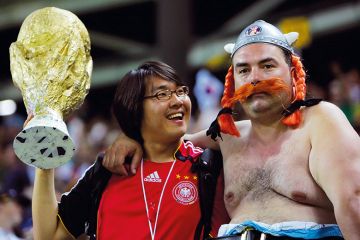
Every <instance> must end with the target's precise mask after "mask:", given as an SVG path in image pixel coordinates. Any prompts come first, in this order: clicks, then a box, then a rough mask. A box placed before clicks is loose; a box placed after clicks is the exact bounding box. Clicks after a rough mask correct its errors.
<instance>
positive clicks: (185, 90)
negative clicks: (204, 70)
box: [143, 86, 189, 101]
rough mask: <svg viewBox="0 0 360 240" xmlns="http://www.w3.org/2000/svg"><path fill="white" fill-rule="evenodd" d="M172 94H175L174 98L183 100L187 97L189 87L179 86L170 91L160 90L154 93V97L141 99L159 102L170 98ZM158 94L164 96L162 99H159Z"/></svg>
mask: <svg viewBox="0 0 360 240" xmlns="http://www.w3.org/2000/svg"><path fill="white" fill-rule="evenodd" d="M180 90H182V95H181V94H180V95H179V91H180ZM173 93H175V94H176V96H178V97H179V98H184V97H186V96H188V95H189V87H187V86H180V87H177V88H176V89H175V90H170V89H164V90H160V91H158V92H157V93H155V94H154V95H151V96H144V97H143V99H149V98H156V99H157V100H159V101H167V100H169V99H170V98H171V97H172V95H173ZM160 94H165V95H164V98H161V97H160Z"/></svg>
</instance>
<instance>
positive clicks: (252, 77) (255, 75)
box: [249, 68, 261, 86]
mask: <svg viewBox="0 0 360 240" xmlns="http://www.w3.org/2000/svg"><path fill="white" fill-rule="evenodd" d="M260 80H261V76H260V71H259V69H257V68H253V69H252V70H251V72H250V74H249V82H250V83H251V84H252V85H254V86H255V85H256V84H257V83H258V82H260Z"/></svg>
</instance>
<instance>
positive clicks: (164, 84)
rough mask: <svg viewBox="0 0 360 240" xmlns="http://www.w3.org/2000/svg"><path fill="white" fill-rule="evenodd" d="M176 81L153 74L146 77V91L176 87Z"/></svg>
mask: <svg viewBox="0 0 360 240" xmlns="http://www.w3.org/2000/svg"><path fill="white" fill-rule="evenodd" d="M176 86H177V85H176V83H175V82H172V81H170V80H166V79H163V78H161V77H157V76H151V77H149V78H147V79H146V81H145V87H146V92H154V91H156V90H159V89H170V88H174V87H176Z"/></svg>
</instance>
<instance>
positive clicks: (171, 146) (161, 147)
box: [144, 139, 182, 163]
mask: <svg viewBox="0 0 360 240" xmlns="http://www.w3.org/2000/svg"><path fill="white" fill-rule="evenodd" d="M181 142H182V140H181V139H179V140H178V141H174V142H170V143H166V144H165V143H164V142H154V141H148V142H147V141H144V149H145V159H148V160H150V161H152V162H160V163H161V162H170V161H173V160H175V157H174V156H175V152H176V151H177V150H178V148H179V146H180V144H181Z"/></svg>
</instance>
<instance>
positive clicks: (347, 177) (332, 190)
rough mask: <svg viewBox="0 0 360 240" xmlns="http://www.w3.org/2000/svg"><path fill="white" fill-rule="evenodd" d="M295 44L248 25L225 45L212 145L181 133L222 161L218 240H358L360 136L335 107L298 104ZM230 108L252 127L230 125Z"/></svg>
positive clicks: (114, 152) (262, 26)
mask: <svg viewBox="0 0 360 240" xmlns="http://www.w3.org/2000/svg"><path fill="white" fill-rule="evenodd" d="M251 29H256V30H257V31H256V32H254V31H252V30H251ZM250 33H251V34H250ZM296 38H297V34H295V33H291V34H289V35H287V34H282V33H281V32H280V30H278V29H277V28H276V27H274V26H273V25H271V24H269V23H266V22H264V21H256V22H254V23H253V24H251V25H249V26H248V27H246V28H245V29H244V30H243V31H242V32H241V33H240V35H239V38H238V39H237V41H236V43H235V44H232V45H227V46H226V47H225V50H227V51H228V52H230V53H231V57H232V66H231V67H230V69H229V72H228V74H227V76H226V82H225V90H224V96H223V99H222V105H223V107H224V108H223V110H222V111H221V112H220V113H219V115H218V118H217V120H218V121H217V123H218V124H215V123H214V124H213V125H212V127H211V129H212V130H210V131H209V132H208V134H210V135H211V137H212V138H217V140H216V141H213V140H212V139H211V138H210V137H208V136H206V131H202V132H199V133H196V134H194V135H191V136H188V139H190V140H191V141H192V142H194V143H195V144H197V145H200V146H206V147H212V148H214V149H220V150H221V152H222V154H223V161H224V174H225V192H224V200H225V205H226V209H227V211H228V213H229V215H230V217H231V222H230V224H227V225H223V226H222V227H221V228H220V231H219V236H227V237H226V239H240V237H239V236H240V235H241V236H242V237H241V239H245V238H243V237H245V235H248V236H249V235H250V238H249V239H259V238H257V237H260V235H261V237H262V238H261V239H265V238H264V236H266V237H267V239H269V238H270V239H276V237H275V238H274V237H273V236H286V239H291V238H304V239H321V238H326V237H327V238H328V239H336V237H341V236H343V237H344V238H345V239H351V240H353V239H360V138H359V135H358V134H357V133H356V132H355V130H354V129H353V128H352V126H351V125H350V123H349V122H348V120H347V119H346V117H345V115H344V114H343V113H342V112H341V110H340V109H339V108H337V107H336V106H335V105H333V104H331V103H328V102H320V103H319V104H316V103H317V101H314V100H313V101H304V98H305V91H306V88H305V72H304V70H303V68H302V64H301V62H300V60H299V58H298V57H296V55H295V54H294V52H293V49H292V47H291V44H292V42H294V41H295V40H296ZM252 86H253V88H252ZM235 89H236V91H234V90H235ZM235 101H240V102H241V105H242V107H243V110H244V112H245V113H246V115H247V117H248V118H249V120H245V121H239V122H236V123H235V125H232V124H234V123H233V121H232V117H231V107H232V106H233V104H234V102H235ZM300 105H302V107H300V108H299V106H300ZM311 105H313V106H311ZM296 106H298V107H297V108H296ZM303 106H309V107H303ZM310 106H311V107H310ZM284 109H286V110H285V111H284ZM229 113H230V114H229ZM214 129H215V131H214ZM217 129H220V130H221V132H222V134H220V132H217V131H216V130H217ZM239 133H240V134H239ZM220 137H221V138H222V139H220ZM126 141H127V140H126V139H125V138H124V137H120V138H119V140H118V141H117V142H115V143H114V144H113V145H112V147H110V148H109V149H108V151H107V152H108V153H109V155H108V158H107V162H106V164H107V165H108V167H109V168H113V169H114V168H115V167H116V166H119V165H121V164H122V158H123V156H124V155H126V154H128V153H127V152H126V151H128V152H134V151H135V150H134V149H135V148H134V145H132V146H130V142H129V141H128V148H127V149H118V148H117V146H118V144H120V142H121V144H124V142H126ZM136 151H138V150H136ZM134 161H138V160H137V159H134ZM249 227H250V229H252V230H249ZM299 229H301V231H300V230H299ZM339 229H340V230H341V232H340V230H339ZM254 236H255V237H254ZM221 239H223V238H221ZM283 239H284V238H283Z"/></svg>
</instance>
